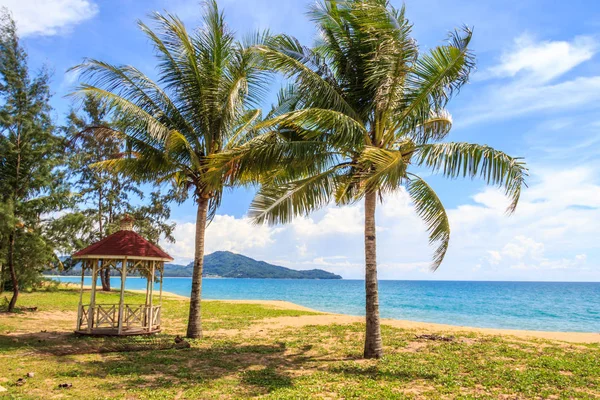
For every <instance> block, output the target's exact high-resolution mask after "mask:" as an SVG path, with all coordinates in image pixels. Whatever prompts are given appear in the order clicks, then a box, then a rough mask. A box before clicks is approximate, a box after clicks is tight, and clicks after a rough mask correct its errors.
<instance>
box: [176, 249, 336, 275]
mask: <svg viewBox="0 0 600 400" xmlns="http://www.w3.org/2000/svg"><path fill="white" fill-rule="evenodd" d="M192 269H193V263H190V264H188V265H177V264H165V276H166V277H190V276H192ZM202 275H203V276H206V277H221V278H271V279H272V278H276V279H342V277H341V276H339V275H335V274H332V273H331V272H327V271H323V270H321V269H311V270H306V271H297V270H294V269H290V268H285V267H280V266H278V265H273V264H269V263H266V262H264V261H256V260H254V259H252V258H250V257H246V256H243V255H241V254H235V253H231V252H229V251H216V252H214V253H212V254H209V255H207V256H205V257H204V273H203V274H202Z"/></svg>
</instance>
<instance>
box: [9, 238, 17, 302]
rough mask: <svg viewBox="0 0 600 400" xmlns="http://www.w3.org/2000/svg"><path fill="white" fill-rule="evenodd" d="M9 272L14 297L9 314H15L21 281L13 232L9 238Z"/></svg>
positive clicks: (11, 300)
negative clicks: (16, 261)
mask: <svg viewBox="0 0 600 400" xmlns="http://www.w3.org/2000/svg"><path fill="white" fill-rule="evenodd" d="M8 270H9V271H10V279H11V281H12V287H13V295H12V298H11V299H10V302H9V303H8V312H13V310H14V309H15V304H17V298H18V297H19V281H18V280H17V272H16V270H15V233H14V232H12V233H11V234H10V236H9V237H8Z"/></svg>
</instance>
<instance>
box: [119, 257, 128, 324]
mask: <svg viewBox="0 0 600 400" xmlns="http://www.w3.org/2000/svg"><path fill="white" fill-rule="evenodd" d="M126 278H127V257H125V258H124V259H123V261H121V297H120V299H119V322H118V324H119V325H118V331H117V333H118V334H119V335H120V334H121V332H123V307H124V300H125V279H126Z"/></svg>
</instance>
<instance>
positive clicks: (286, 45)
mask: <svg viewBox="0 0 600 400" xmlns="http://www.w3.org/2000/svg"><path fill="white" fill-rule="evenodd" d="M310 15H311V17H312V20H313V21H314V22H315V23H316V25H317V28H318V30H319V33H320V40H319V41H318V43H317V44H316V46H315V47H314V48H312V49H309V48H307V47H304V46H302V45H301V44H300V43H299V42H298V41H297V40H296V39H294V38H292V37H289V36H285V35H281V36H278V37H275V38H273V39H272V40H270V41H269V43H268V44H266V45H261V46H258V47H257V48H256V49H257V52H258V53H260V54H261V55H262V57H263V59H264V61H265V62H266V63H267V64H268V65H270V67H271V68H273V69H275V70H277V71H280V72H282V73H283V74H284V75H285V76H286V77H287V78H289V79H291V80H292V81H293V84H291V86H290V87H289V88H286V89H284V90H282V92H281V94H280V97H279V103H278V106H277V107H275V108H274V110H273V111H272V112H271V114H270V115H269V116H268V118H267V120H266V121H264V122H261V123H260V124H258V125H257V128H260V129H262V130H263V132H262V134H261V135H259V136H256V137H255V138H253V139H252V140H251V141H249V142H248V143H246V144H245V145H244V146H241V147H239V148H237V149H235V150H234V151H232V152H230V153H229V154H222V155H221V156H219V157H217V158H218V159H219V162H220V163H221V164H222V167H223V168H225V169H226V170H228V171H230V176H229V179H230V180H231V181H232V182H233V181H240V174H237V173H236V171H243V173H244V175H245V178H244V179H247V180H253V179H259V178H260V180H261V181H262V183H263V185H262V187H261V189H260V190H259V192H258V193H257V195H256V197H255V199H254V200H253V203H252V204H251V209H250V214H251V215H252V216H253V217H254V218H255V219H256V221H257V222H259V223H261V222H264V221H266V222H268V223H286V222H289V221H290V220H291V219H292V218H293V217H294V216H296V215H306V214H308V213H310V212H312V211H314V210H316V209H318V208H320V207H323V206H325V205H327V204H330V203H331V202H332V201H335V203H336V204H338V205H344V204H348V203H352V202H356V201H359V200H362V199H364V209H365V233H364V241H365V264H366V268H365V289H366V340H365V347H364V356H365V357H366V358H379V357H381V356H382V354H383V349H382V341H381V332H380V322H379V300H378V282H377V263H376V229H375V209H376V204H377V198H378V196H379V197H383V196H384V195H386V194H389V193H392V192H395V191H399V190H405V191H406V192H407V193H408V194H409V195H410V196H411V197H412V201H413V203H414V205H415V209H416V212H417V214H418V215H419V216H420V217H422V219H423V220H424V222H425V224H426V227H427V230H428V233H429V239H430V242H431V243H432V244H434V245H435V246H436V247H435V253H434V257H433V265H432V269H433V270H436V269H437V268H438V267H439V266H440V264H441V263H442V260H443V259H444V256H445V254H446V250H447V248H448V243H449V240H450V226H449V223H448V217H447V215H446V212H445V210H444V207H443V205H442V202H441V201H440V199H439V198H438V196H437V195H436V193H435V192H434V191H433V190H432V188H431V187H430V186H429V185H428V184H427V183H426V182H425V180H423V179H422V178H421V177H419V176H418V175H417V174H416V172H418V170H423V169H429V170H433V171H434V172H439V173H441V174H442V175H444V176H446V177H449V178H456V177H459V176H468V177H472V178H473V177H482V178H484V179H485V181H486V182H487V183H488V184H492V185H498V186H501V187H503V188H504V189H505V191H506V194H507V195H508V196H509V197H510V199H511V200H512V201H511V205H510V207H509V211H510V212H512V211H513V210H514V209H515V207H516V205H517V202H518V200H519V195H520V192H521V188H522V186H523V185H524V179H525V176H526V175H527V173H526V169H525V166H524V163H523V162H522V161H521V160H520V159H518V158H512V157H509V156H508V155H506V154H504V153H502V152H500V151H498V150H495V149H493V148H491V147H488V146H485V145H479V144H471V143H440V141H441V140H443V139H445V138H446V136H447V135H448V133H449V132H450V128H451V126H452V119H451V116H450V114H449V113H448V111H447V110H446V109H445V106H446V104H447V103H448V100H449V99H450V98H451V97H452V95H453V94H454V93H456V92H457V91H458V90H459V89H460V88H461V87H462V85H464V84H465V83H466V82H467V81H468V77H469V73H470V72H471V70H472V69H473V67H474V57H473V55H472V53H471V52H470V50H469V48H468V45H469V42H470V40H471V31H470V30H469V29H467V28H463V29H462V30H460V31H456V32H454V33H452V34H451V35H450V37H449V40H448V43H447V44H444V45H440V46H438V47H435V48H433V49H431V50H430V51H429V52H427V53H426V54H420V53H419V48H418V46H417V44H416V41H415V40H414V39H413V38H412V37H411V24H410V23H409V22H408V21H407V19H406V18H405V16H404V8H402V9H400V10H397V9H395V8H393V7H391V6H390V5H389V3H388V2H387V1H384V0H354V1H346V2H336V1H327V2H323V3H320V4H318V5H316V6H314V7H313V8H312V9H311V11H310ZM253 166H254V173H253V174H249V171H250V170H251V169H252V168H253ZM265 171H268V173H267V174H265ZM403 188H404V189H403Z"/></svg>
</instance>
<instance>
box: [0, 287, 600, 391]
mask: <svg viewBox="0 0 600 400" xmlns="http://www.w3.org/2000/svg"><path fill="white" fill-rule="evenodd" d="M86 295H88V294H87V293H86ZM78 296H79V295H78V292H77V291H75V290H59V291H58V292H52V293H41V292H34V293H31V294H24V295H23V298H22V302H23V305H25V306H28V307H34V306H39V307H40V311H43V312H44V314H43V315H44V316H47V315H54V316H55V318H53V319H48V318H47V317H46V318H45V319H44V323H45V325H44V330H46V329H47V330H48V332H47V333H41V332H40V321H41V318H42V317H41V316H39V315H36V313H29V312H25V313H22V314H17V315H12V316H7V315H0V355H1V357H2V359H3V361H4V362H3V364H2V367H1V368H3V369H2V373H3V378H5V382H3V384H2V386H4V387H5V388H6V389H7V390H8V396H9V397H11V396H12V397H17V398H26V399H36V398H47V397H48V396H49V395H50V396H52V395H62V396H66V397H73V398H116V399H120V398H123V397H135V398H173V397H177V396H180V397H181V398H250V397H260V398H267V399H320V398H323V395H324V394H327V396H328V397H331V398H346V399H386V398H389V399H397V398H407V399H422V398H427V399H429V398H432V399H438V398H478V399H498V398H519V399H536V398H561V399H562V398H565V399H568V398H577V399H594V398H598V396H600V391H599V389H598V385H597V382H598V376H600V364H599V363H598V350H599V349H600V347H599V345H598V344H573V343H566V342H558V341H549V340H540V339H525V338H522V337H519V338H517V337H511V336H508V335H502V336H492V335H486V334H481V333H475V332H470V331H464V332H444V331H443V328H439V329H440V330H439V331H437V332H436V333H437V334H440V335H449V334H450V335H452V336H454V338H455V339H454V341H451V342H439V341H431V340H424V339H419V338H417V337H416V336H417V335H419V334H422V333H425V332H423V331H422V330H419V329H398V328H394V327H391V326H387V325H385V324H384V325H383V327H382V329H383V331H384V334H385V336H384V338H385V339H384V346H385V350H386V354H387V355H386V356H385V357H383V358H382V359H380V360H369V361H365V360H360V359H359V358H360V356H361V354H360V353H359V351H358V350H357V349H359V348H360V341H361V339H362V332H363V331H364V324H359V323H355V324H329V325H322V324H320V325H304V326H293V327H288V328H286V327H282V326H278V324H277V322H279V321H281V322H284V321H289V320H290V319H292V320H294V321H295V320H296V318H298V320H300V319H301V318H311V317H308V316H309V315H311V314H314V313H310V312H303V311H295V310H288V309H280V308H271V307H268V306H263V305H259V304H239V303H228V302H220V301H205V302H203V304H202V307H203V309H204V310H205V313H206V316H207V318H206V321H205V324H206V325H207V329H208V331H209V333H208V334H207V335H206V336H205V338H204V339H203V340H190V343H191V348H190V349H179V350H175V349H171V350H165V349H163V348H162V347H161V345H162V344H163V343H173V338H174V336H175V335H177V334H180V329H181V327H182V326H184V324H185V319H186V316H187V313H186V311H187V306H188V303H187V301H179V300H163V313H162V320H163V324H162V325H163V327H164V328H165V331H166V333H163V334H161V335H158V336H153V337H149V338H135V339H132V338H81V337H75V336H73V335H72V334H67V332H69V331H71V330H72V328H73V326H72V325H73V318H75V314H74V310H75V309H76V308H77V303H78V300H79V297H78ZM98 296H99V299H98V301H99V302H104V303H115V302H117V301H118V298H119V294H118V293H116V292H113V293H99V294H98ZM126 301H127V302H128V303H143V302H144V295H143V294H134V293H126ZM65 311H70V312H71V313H70V314H67V313H65ZM65 315H66V316H67V317H66V318H61V316H65ZM280 317H285V318H281V319H279V320H278V319H277V318H280ZM298 325H301V324H300V323H299V324H298ZM8 332H11V333H10V334H8ZM63 333H64V334H63ZM132 345H135V346H137V347H138V348H139V350H138V351H126V350H124V349H127V348H131V347H132ZM111 350H112V351H111ZM69 351H70V352H69ZM107 351H110V352H107ZM61 352H63V353H61ZM65 352H67V355H61V354H65ZM28 372H35V377H34V378H26V383H25V384H24V385H23V386H18V385H16V381H17V379H19V378H23V377H25V376H26V374H27V373H28ZM59 383H72V384H73V387H72V388H70V389H59V388H58V384H59Z"/></svg>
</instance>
